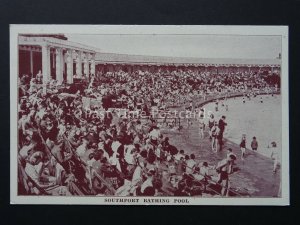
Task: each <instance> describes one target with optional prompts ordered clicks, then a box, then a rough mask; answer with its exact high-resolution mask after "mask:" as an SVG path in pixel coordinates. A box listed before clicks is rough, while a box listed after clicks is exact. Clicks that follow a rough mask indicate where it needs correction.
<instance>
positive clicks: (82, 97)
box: [18, 70, 280, 196]
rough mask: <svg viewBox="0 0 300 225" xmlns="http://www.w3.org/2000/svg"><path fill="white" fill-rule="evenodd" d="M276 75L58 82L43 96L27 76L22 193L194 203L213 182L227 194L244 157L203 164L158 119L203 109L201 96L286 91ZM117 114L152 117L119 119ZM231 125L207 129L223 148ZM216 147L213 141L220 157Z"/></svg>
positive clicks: (128, 76)
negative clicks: (156, 113) (162, 113)
mask: <svg viewBox="0 0 300 225" xmlns="http://www.w3.org/2000/svg"><path fill="white" fill-rule="evenodd" d="M270 76H275V75H263V74H262V73H257V72H252V71H249V72H235V73H229V74H223V73H218V74H215V73H212V72H209V71H208V72H200V71H196V72H195V71H191V70H186V71H164V72H160V71H158V72H154V73H153V72H149V71H142V70H137V71H134V72H132V73H128V72H124V71H122V70H120V71H117V72H107V73H98V74H97V75H96V76H90V78H87V79H86V80H85V82H82V83H81V84H79V85H77V86H76V85H75V84H58V83H57V82H56V81H55V80H51V81H49V84H48V85H47V94H44V93H43V91H42V88H43V87H42V84H41V79H40V77H41V76H40V75H39V76H34V77H29V76H27V75H21V76H20V77H19V105H18V107H19V108H18V112H19V121H18V130H19V134H18V140H19V142H18V146H19V149H18V159H19V160H18V162H19V194H25V195H26V194H37V195H40V194H53V195H118V196H159V195H175V196H195V195H202V194H203V193H205V192H207V191H208V189H207V188H208V184H210V183H214V184H215V185H217V186H220V191H219V194H220V195H224V196H225V195H228V193H229V191H228V176H229V174H230V173H231V172H232V165H233V161H234V160H235V159H236V157H235V155H234V154H232V152H231V149H229V150H228V154H227V157H226V158H224V160H222V161H221V162H220V163H218V164H217V165H210V162H206V161H205V160H201V157H200V159H198V158H197V159H196V157H195V155H194V154H190V153H189V150H188V149H177V147H176V146H173V145H171V144H170V141H169V137H167V136H164V135H163V134H162V132H161V126H162V124H161V123H159V122H158V121H157V120H156V118H154V117H152V116H151V112H152V110H154V109H159V110H169V109H170V108H171V107H176V106H177V107H182V106H184V107H186V106H187V107H190V110H196V111H197V110H198V111H199V112H201V108H200V107H198V106H197V100H198V99H205V98H207V97H208V96H215V97H218V96H221V95H222V96H224V95H225V96H226V95H227V94H228V95H229V94H232V93H244V94H248V93H249V92H251V93H252V94H253V93H254V94H256V93H259V92H260V91H268V90H269V89H272V88H274V87H276V88H277V87H279V86H280V84H279V83H276V82H274V81H273V80H272V79H269V77H270ZM92 102H93V104H92ZM187 103H191V104H190V105H189V104H187ZM116 109H124V110H127V111H139V112H143V113H144V114H145V116H144V117H143V118H141V117H139V116H137V117H132V116H126V115H121V114H119V113H118V110H116ZM199 115H200V118H199V124H201V123H203V122H201V119H202V118H201V115H202V114H201V113H200V114H199ZM219 119H220V120H219ZM224 121H225V118H215V119H214V118H211V120H210V122H209V123H210V124H207V125H205V126H203V131H204V132H207V133H209V135H208V136H210V138H211V139H212V143H217V144H219V146H220V145H222V132H224V129H225V126H226V122H224ZM217 128H218V129H217ZM203 137H204V136H203ZM216 146H218V145H216V144H212V148H213V149H214V150H215V151H218V148H217V147H216ZM216 174H217V176H216V177H217V179H216V180H214V179H212V175H216ZM214 194H218V192H215V193H214Z"/></svg>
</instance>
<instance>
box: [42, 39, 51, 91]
mask: <svg viewBox="0 0 300 225" xmlns="http://www.w3.org/2000/svg"><path fill="white" fill-rule="evenodd" d="M42 73H43V93H44V94H46V93H47V83H48V81H49V77H50V49H49V46H47V45H42Z"/></svg>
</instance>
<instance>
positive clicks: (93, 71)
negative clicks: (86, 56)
mask: <svg viewBox="0 0 300 225" xmlns="http://www.w3.org/2000/svg"><path fill="white" fill-rule="evenodd" d="M95 67H96V65H95V56H93V58H92V59H91V74H94V75H95V73H96V71H95V70H96V68H95Z"/></svg>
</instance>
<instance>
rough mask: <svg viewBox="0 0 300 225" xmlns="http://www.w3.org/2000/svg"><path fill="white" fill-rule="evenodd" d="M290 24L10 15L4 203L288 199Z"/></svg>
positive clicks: (253, 202) (183, 202)
mask: <svg viewBox="0 0 300 225" xmlns="http://www.w3.org/2000/svg"><path fill="white" fill-rule="evenodd" d="M288 76H289V74H288V27H285V26H187V25H185V26H170V25H168V26H157V25H156V26H138V25H131V26H127V25H126V26H125V25H118V26H117V25H114V26H111V25H110V26H109V25H10V97H11V98H10V113H11V114H10V116H11V117H10V123H11V125H10V126H11V129H10V132H11V140H10V143H11V149H10V157H11V158H10V182H11V183H10V190H11V204H93V205H94V204H96V205H184V206H187V205H289V133H288V130H289V125H288V124H289V117H288V91H289V89H288Z"/></svg>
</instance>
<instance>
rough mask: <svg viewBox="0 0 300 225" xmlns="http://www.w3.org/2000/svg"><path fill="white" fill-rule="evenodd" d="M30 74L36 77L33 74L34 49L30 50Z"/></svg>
mask: <svg viewBox="0 0 300 225" xmlns="http://www.w3.org/2000/svg"><path fill="white" fill-rule="evenodd" d="M30 73H31V74H32V76H34V74H33V52H32V48H30Z"/></svg>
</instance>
